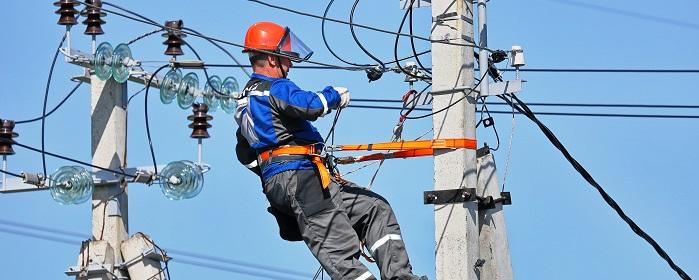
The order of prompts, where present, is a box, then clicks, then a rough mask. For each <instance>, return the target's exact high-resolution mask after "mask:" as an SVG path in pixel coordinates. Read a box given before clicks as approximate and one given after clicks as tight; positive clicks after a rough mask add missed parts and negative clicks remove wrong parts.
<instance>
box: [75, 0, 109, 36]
mask: <svg viewBox="0 0 699 280" xmlns="http://www.w3.org/2000/svg"><path fill="white" fill-rule="evenodd" d="M87 3H88V4H90V5H92V6H87V8H86V9H85V11H83V12H82V13H81V15H82V16H84V17H86V19H85V20H84V21H83V24H85V25H87V28H85V32H84V33H85V34H86V35H102V34H104V30H102V24H105V23H107V22H106V21H104V20H102V17H104V16H106V15H107V13H105V12H102V9H101V7H102V1H100V0H87Z"/></svg>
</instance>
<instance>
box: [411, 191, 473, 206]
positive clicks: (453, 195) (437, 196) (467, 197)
mask: <svg viewBox="0 0 699 280" xmlns="http://www.w3.org/2000/svg"><path fill="white" fill-rule="evenodd" d="M423 197H424V204H456V203H464V202H468V201H475V200H476V189H474V188H461V189H452V190H439V191H426V192H424V196H423Z"/></svg>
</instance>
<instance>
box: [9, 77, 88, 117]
mask: <svg viewBox="0 0 699 280" xmlns="http://www.w3.org/2000/svg"><path fill="white" fill-rule="evenodd" d="M82 84H83V82H78V84H77V85H75V87H74V88H73V89H72V90H71V91H70V92H69V93H68V95H66V96H65V97H63V100H61V102H59V103H58V105H56V106H55V107H53V109H51V111H49V112H48V113H46V115H45V116H41V117H36V118H33V119H28V120H21V121H16V122H15V124H23V123H31V122H35V121H38V120H41V119H43V118H46V117H48V116H50V115H51V114H53V112H55V111H56V110H58V108H60V107H61V106H63V103H65V102H66V101H67V100H68V99H69V98H70V97H71V96H73V93H75V91H76V90H77V89H78V88H79V87H80V86H81V85H82Z"/></svg>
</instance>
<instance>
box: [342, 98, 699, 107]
mask: <svg viewBox="0 0 699 280" xmlns="http://www.w3.org/2000/svg"><path fill="white" fill-rule="evenodd" d="M352 101H358V102H385V103H403V101H402V100H398V99H365V98H355V99H352ZM481 103H482V102H481ZM485 104H486V105H507V106H509V104H507V102H485ZM527 105H529V106H550V107H609V108H656V109H699V105H678V104H604V103H553V102H530V103H527Z"/></svg>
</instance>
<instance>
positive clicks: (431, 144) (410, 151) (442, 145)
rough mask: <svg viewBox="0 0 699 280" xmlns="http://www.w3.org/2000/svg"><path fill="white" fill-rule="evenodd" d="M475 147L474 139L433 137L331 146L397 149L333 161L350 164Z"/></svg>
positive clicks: (342, 149)
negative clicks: (428, 138) (431, 138)
mask: <svg viewBox="0 0 699 280" xmlns="http://www.w3.org/2000/svg"><path fill="white" fill-rule="evenodd" d="M476 147H477V145H476V140H474V139H434V140H420V141H401V142H386V143H375V144H361V145H340V146H336V147H333V148H334V149H336V150H339V151H358V150H368V151H371V150H399V151H396V152H391V153H375V154H368V155H363V156H356V157H352V156H349V157H338V158H336V159H335V163H338V164H351V163H356V162H362V161H369V160H384V159H392V158H409V157H423V156H432V155H434V152H435V150H437V149H472V150H475V149H476Z"/></svg>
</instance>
